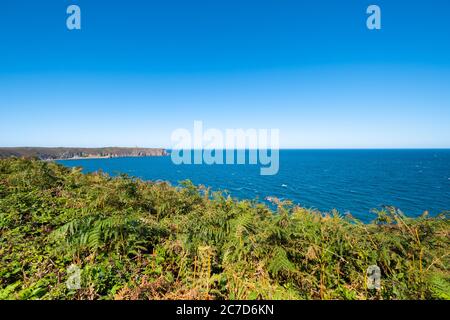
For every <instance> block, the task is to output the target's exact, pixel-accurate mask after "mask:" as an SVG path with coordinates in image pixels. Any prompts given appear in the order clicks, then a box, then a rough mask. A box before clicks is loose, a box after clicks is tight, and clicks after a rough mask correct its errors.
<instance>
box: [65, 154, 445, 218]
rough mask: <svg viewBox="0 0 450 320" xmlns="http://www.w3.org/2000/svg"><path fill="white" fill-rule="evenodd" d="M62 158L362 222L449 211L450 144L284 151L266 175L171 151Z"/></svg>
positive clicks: (93, 168)
mask: <svg viewBox="0 0 450 320" xmlns="http://www.w3.org/2000/svg"><path fill="white" fill-rule="evenodd" d="M57 162H59V163H61V164H63V165H65V166H69V167H74V166H76V167H82V168H83V171H84V172H94V171H98V170H102V171H104V172H107V173H109V174H111V175H118V174H122V173H125V174H128V175H131V176H134V177H138V178H141V179H144V180H164V181H169V182H171V183H172V184H177V183H178V182H179V181H181V180H185V179H189V180H191V181H192V182H193V183H195V184H204V185H206V186H209V187H211V188H212V189H213V190H227V191H228V192H229V193H230V194H231V195H232V196H233V197H237V198H240V199H255V198H258V199H259V200H260V201H266V200H265V198H266V197H278V198H281V199H289V200H292V201H293V202H294V203H296V204H299V205H301V206H304V207H310V208H317V209H319V210H322V211H329V210H331V209H337V210H339V211H340V212H341V213H345V212H351V213H352V215H353V216H355V217H357V218H359V219H361V220H363V221H369V220H371V219H373V218H374V215H373V214H371V212H370V211H371V209H373V208H380V207H381V206H382V205H393V206H396V207H398V208H399V209H401V210H402V211H403V212H404V213H405V214H406V215H408V216H418V215H420V214H422V213H423V211H424V210H428V211H429V212H430V214H432V215H436V214H439V213H441V212H442V211H444V210H449V209H450V149H439V150H438V149H436V150H431V149H427V150H281V151H280V169H279V172H278V174H277V175H274V176H261V175H260V166H259V165H249V164H246V165H207V164H201V165H175V164H173V163H172V161H171V158H170V157H145V158H112V159H83V160H61V161H57Z"/></svg>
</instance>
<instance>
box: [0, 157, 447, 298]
mask: <svg viewBox="0 0 450 320" xmlns="http://www.w3.org/2000/svg"><path fill="white" fill-rule="evenodd" d="M275 207H277V209H276V210H272V209H271V208H268V207H267V206H265V205H263V204H261V203H257V202H255V201H238V200H236V199H231V198H230V197H229V196H226V195H225V194H223V193H220V192H216V193H211V192H210V191H209V190H208V189H207V188H204V187H201V186H200V187H197V186H194V185H192V183H190V182H188V181H186V182H184V183H183V184H182V186H181V187H173V186H170V185H168V184H166V183H152V182H144V181H141V180H137V179H133V178H130V177H127V176H120V177H117V178H111V177H109V176H108V175H105V174H102V173H95V174H82V173H81V170H80V169H69V168H65V167H63V166H60V165H57V164H55V163H51V162H42V161H38V160H25V159H7V160H0V299H449V298H450V275H449V272H448V262H449V257H448V254H449V230H450V229H449V220H448V217H447V216H446V215H445V214H441V215H439V216H438V217H433V218H431V217H428V216H426V215H424V216H422V217H420V218H415V219H412V218H407V217H406V216H404V215H403V214H402V213H401V212H400V211H399V210H397V209H395V208H389V207H387V208H383V209H381V210H376V211H374V213H375V214H374V218H375V219H374V221H373V222H372V223H370V224H363V223H361V222H359V221H357V220H355V219H353V218H352V217H351V216H341V215H339V214H338V213H337V212H331V213H320V212H317V211H314V210H309V209H305V208H299V207H296V206H292V205H291V204H290V203H289V202H277V203H276V204H275ZM72 264H75V265H77V266H79V267H80V268H81V278H82V286H81V289H78V290H70V289H68V288H67V286H66V281H67V279H68V268H69V266H70V265H72ZM370 265H378V266H379V267H380V268H381V271H382V279H381V285H382V286H381V289H380V290H369V289H367V286H366V270H367V268H368V266H370Z"/></svg>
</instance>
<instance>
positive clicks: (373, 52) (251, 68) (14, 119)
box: [0, 0, 450, 148]
mask: <svg viewBox="0 0 450 320" xmlns="http://www.w3.org/2000/svg"><path fill="white" fill-rule="evenodd" d="M70 4H78V5H79V6H80V7H81V10H82V30H80V31H69V30H67V28H66V24H65V20H66V17H67V15H66V8H67V6H68V5H70ZM369 4H378V5H379V6H380V7H381V10H382V30H380V31H369V30H368V29H367V28H366V17H367V15H366V13H365V11H366V8H367V6H368V5H369ZM449 21H450V2H449V1H448V0H415V1H403V0H389V1H384V0H372V1H365V0H342V1H337V0H329V1H323V0H314V1H313V0H310V1H302V0H283V1H280V0H270V1H265V0H240V1H238V0H213V1H212V0H202V1H200V0H177V1H175V0H164V1H162V0H158V1H156V0H155V1H141V0H127V1H102V0H95V1H93V0H72V1H62V0H61V1H54V0H39V1H31V0H30V1H23V0H2V1H1V3H0V146H136V145H137V146H145V147H159V146H163V147H169V146H170V134H171V132H172V131H173V130H175V129H177V128H183V127H184V128H187V129H191V128H192V126H193V121H194V120H202V121H203V122H204V124H205V126H206V127H207V128H208V127H215V128H219V129H225V128H279V129H280V135H281V146H282V147H290V148H293V147H300V148H382V147H388V148H395V147H402V148H403V147H406V148H408V147H413V148H414V147H429V148H433V147H450V22H449Z"/></svg>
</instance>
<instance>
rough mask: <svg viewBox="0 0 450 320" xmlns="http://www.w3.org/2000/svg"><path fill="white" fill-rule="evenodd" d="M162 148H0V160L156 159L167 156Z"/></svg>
mask: <svg viewBox="0 0 450 320" xmlns="http://www.w3.org/2000/svg"><path fill="white" fill-rule="evenodd" d="M167 155H168V153H167V152H166V150H165V149H162V148H118V147H110V148H40V147H20V148H0V158H10V157H18V158H38V159H41V160H56V159H85V158H119V157H157V156H167Z"/></svg>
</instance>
